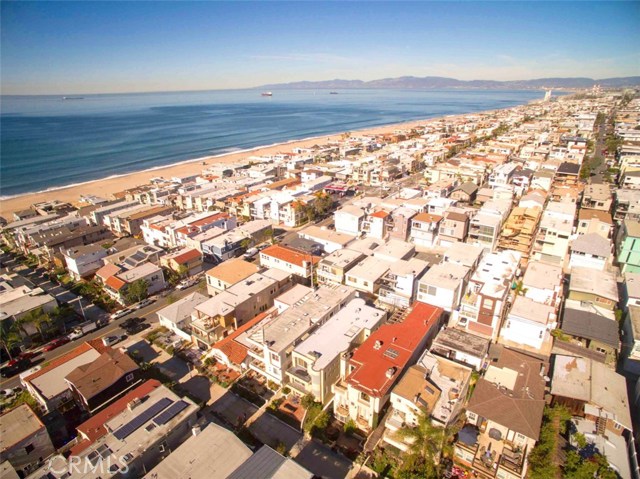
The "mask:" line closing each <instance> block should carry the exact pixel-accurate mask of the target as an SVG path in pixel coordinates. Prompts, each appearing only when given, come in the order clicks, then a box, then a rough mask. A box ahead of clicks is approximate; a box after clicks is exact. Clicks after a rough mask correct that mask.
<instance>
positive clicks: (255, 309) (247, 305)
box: [191, 269, 292, 350]
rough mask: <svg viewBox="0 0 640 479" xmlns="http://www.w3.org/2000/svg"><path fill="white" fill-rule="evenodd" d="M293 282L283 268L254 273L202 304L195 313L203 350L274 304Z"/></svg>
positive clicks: (197, 338)
mask: <svg viewBox="0 0 640 479" xmlns="http://www.w3.org/2000/svg"><path fill="white" fill-rule="evenodd" d="M291 286H292V281H291V275H290V274H288V273H285V272H283V271H279V270H273V269H270V270H267V271H265V272H263V273H254V274H252V275H251V276H249V277H248V278H246V279H244V280H242V281H240V282H238V283H236V284H235V285H233V286H231V287H230V288H228V289H226V290H225V291H223V292H221V293H220V294H218V295H216V296H214V297H213V298H210V299H208V300H207V301H205V302H204V303H201V304H198V305H197V306H196V307H195V309H194V310H193V313H192V315H191V316H192V317H191V335H192V337H193V342H194V343H195V344H196V345H197V346H198V347H199V348H200V349H203V350H208V349H209V348H210V347H211V345H213V344H214V343H215V342H217V341H219V340H221V339H222V338H223V337H225V336H226V335H228V334H229V333H230V332H231V331H232V330H234V329H237V328H238V327H240V326H241V325H242V324H244V323H245V322H246V321H248V320H250V319H252V318H253V317H255V316H256V315H257V314H259V313H261V312H263V311H266V310H267V309H269V308H270V307H272V306H273V301H274V299H275V298H276V297H277V296H279V295H280V294H282V293H283V292H284V291H286V290H287V289H289V288H290V287H291Z"/></svg>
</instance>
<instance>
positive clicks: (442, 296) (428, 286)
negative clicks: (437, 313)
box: [416, 263, 470, 313]
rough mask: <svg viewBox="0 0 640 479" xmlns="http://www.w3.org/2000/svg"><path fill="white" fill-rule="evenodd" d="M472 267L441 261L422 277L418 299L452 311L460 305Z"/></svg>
mask: <svg viewBox="0 0 640 479" xmlns="http://www.w3.org/2000/svg"><path fill="white" fill-rule="evenodd" d="M469 273H470V269H469V268H467V267H465V266H460V265H457V264H449V263H440V264H437V265H435V266H433V267H432V268H431V269H430V270H429V271H427V272H426V273H425V275H424V276H423V277H422V279H420V282H419V284H418V294H417V297H416V300H418V301H420V302H423V303H427V304H431V305H433V306H439V307H441V308H442V309H444V310H445V311H447V312H449V313H450V312H452V311H453V310H454V309H457V308H458V306H459V305H460V299H461V298H462V293H463V292H464V288H465V286H466V283H467V281H468V279H469Z"/></svg>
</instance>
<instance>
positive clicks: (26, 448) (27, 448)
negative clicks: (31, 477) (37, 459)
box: [24, 444, 35, 454]
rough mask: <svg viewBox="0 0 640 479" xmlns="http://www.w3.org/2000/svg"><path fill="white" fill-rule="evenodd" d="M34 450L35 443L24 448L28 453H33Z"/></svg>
mask: <svg viewBox="0 0 640 479" xmlns="http://www.w3.org/2000/svg"><path fill="white" fill-rule="evenodd" d="M34 450H35V447H34V446H33V444H27V445H26V446H25V448H24V451H25V452H26V453H27V454H31V453H32V452H33V451H34Z"/></svg>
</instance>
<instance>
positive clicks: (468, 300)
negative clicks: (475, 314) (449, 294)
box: [461, 291, 478, 310]
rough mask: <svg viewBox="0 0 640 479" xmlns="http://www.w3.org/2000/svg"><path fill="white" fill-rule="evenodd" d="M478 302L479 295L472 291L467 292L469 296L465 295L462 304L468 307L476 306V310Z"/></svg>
mask: <svg viewBox="0 0 640 479" xmlns="http://www.w3.org/2000/svg"><path fill="white" fill-rule="evenodd" d="M477 301H478V293H474V292H472V291H469V292H467V294H465V295H464V296H463V297H462V301H461V303H462V304H466V305H468V306H474V310H475V309H476V308H475V306H476V302H477Z"/></svg>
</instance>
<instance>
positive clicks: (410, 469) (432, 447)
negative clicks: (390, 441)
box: [396, 413, 445, 477]
mask: <svg viewBox="0 0 640 479" xmlns="http://www.w3.org/2000/svg"><path fill="white" fill-rule="evenodd" d="M396 434H397V435H398V436H399V437H400V438H402V439H403V440H404V442H405V443H407V444H410V445H409V449H408V450H407V455H406V458H405V461H404V462H403V464H402V466H401V468H400V470H401V471H405V473H418V474H422V475H423V476H424V477H431V476H432V475H433V474H435V472H436V469H437V468H436V462H438V460H439V457H440V453H441V451H442V446H443V444H444V441H445V430H444V428H441V427H437V426H434V425H433V423H432V422H431V419H430V418H429V416H428V414H425V413H422V414H420V416H418V424H417V426H415V427H409V426H405V427H403V428H401V429H399V430H398V431H397V433H396ZM405 477H407V476H405ZM409 477H412V476H409Z"/></svg>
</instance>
